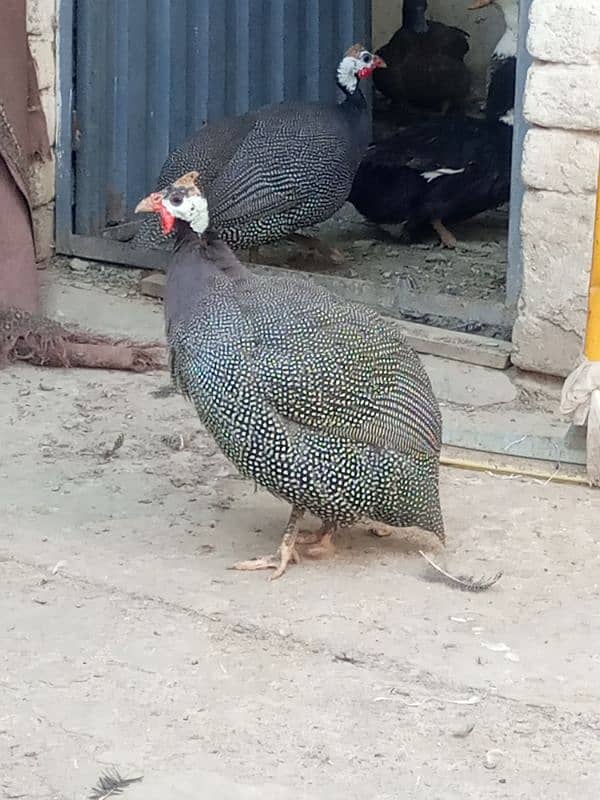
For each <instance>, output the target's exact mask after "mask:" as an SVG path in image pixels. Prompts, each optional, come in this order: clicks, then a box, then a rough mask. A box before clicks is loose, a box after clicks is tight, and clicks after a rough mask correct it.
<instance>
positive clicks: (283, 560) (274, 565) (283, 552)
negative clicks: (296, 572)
mask: <svg viewBox="0 0 600 800" xmlns="http://www.w3.org/2000/svg"><path fill="white" fill-rule="evenodd" d="M303 516H304V512H303V511H301V510H300V509H299V508H296V506H294V507H293V508H292V513H291V514H290V518H289V520H288V523H287V525H286V526H285V531H284V533H283V539H282V540H281V544H280V545H279V550H278V552H277V555H274V556H264V557H262V558H251V559H250V560H249V561H238V562H237V563H236V564H234V565H233V567H231V569H237V570H244V571H251V570H257V569H274V570H275V572H274V573H273V575H272V576H271V580H272V581H274V580H277V578H280V577H281V576H282V575H283V573H284V572H285V571H286V569H287V567H288V564H289V563H290V561H293V562H294V563H295V564H299V563H300V556H299V555H298V551H297V550H296V539H297V537H298V523H299V522H300V520H301V519H302V517H303Z"/></svg>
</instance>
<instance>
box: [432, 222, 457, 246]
mask: <svg viewBox="0 0 600 800" xmlns="http://www.w3.org/2000/svg"><path fill="white" fill-rule="evenodd" d="M431 227H432V228H433V230H434V231H435V232H436V233H437V235H438V236H439V237H440V239H441V241H442V244H443V245H444V247H449V248H450V249H451V250H454V248H455V247H456V245H457V244H458V241H457V239H456V236H455V235H454V234H453V233H451V232H450V231H449V230H448V228H447V227H446V226H445V225H444V223H443V222H442V220H441V219H434V220H433V221H432V223H431Z"/></svg>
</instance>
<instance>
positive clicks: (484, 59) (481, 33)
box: [373, 0, 504, 98]
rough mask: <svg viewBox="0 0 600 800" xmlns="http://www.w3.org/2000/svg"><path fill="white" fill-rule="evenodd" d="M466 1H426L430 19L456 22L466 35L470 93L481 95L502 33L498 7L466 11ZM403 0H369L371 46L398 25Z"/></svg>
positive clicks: (375, 44)
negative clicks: (371, 18)
mask: <svg viewBox="0 0 600 800" xmlns="http://www.w3.org/2000/svg"><path fill="white" fill-rule="evenodd" d="M470 4H471V3H470V0H430V2H429V15H430V16H431V18H432V19H435V20H438V21H439V22H445V23H446V24H448V25H457V26H458V27H459V28H462V29H463V30H465V31H467V33H469V34H470V36H471V38H470V42H469V44H470V50H469V54H468V56H467V58H466V62H467V64H468V65H469V67H470V68H471V71H472V72H473V92H474V94H475V95H476V96H477V97H481V98H483V96H484V94H485V84H486V74H487V68H488V64H489V61H490V58H491V55H492V52H493V50H494V47H495V46H496V43H497V42H498V40H499V39H500V37H501V36H502V33H503V32H504V22H503V19H502V14H501V12H500V11H499V9H497V8H494V7H487V8H484V9H482V10H481V11H469V10H468V7H469V5H470ZM402 6H403V0H373V46H374V47H381V45H383V44H385V43H386V42H387V41H389V39H390V37H391V36H392V34H393V33H394V32H395V31H396V30H397V29H398V28H399V27H400V25H401V24H402Z"/></svg>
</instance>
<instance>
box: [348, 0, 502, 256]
mask: <svg viewBox="0 0 600 800" xmlns="http://www.w3.org/2000/svg"><path fill="white" fill-rule="evenodd" d="M512 2H513V3H514V4H515V5H516V3H517V0H512ZM513 49H514V54H516V39H514V41H513ZM510 55H511V54H510V52H508V51H507V52H506V56H507V57H509V56H510ZM512 63H513V67H514V62H512ZM498 67H500V64H497V69H496V70H495V71H494V72H493V73H492V75H491V80H490V84H489V89H488V97H487V101H486V114H485V119H480V118H475V117H462V116H457V117H454V116H450V117H445V118H444V119H440V120H435V121H430V122H423V123H420V124H417V125H411V126H409V127H407V128H405V129H404V130H402V131H400V132H399V133H397V134H395V135H394V136H392V137H390V138H389V139H385V140H383V141H381V142H377V143H376V144H373V145H371V147H370V148H369V149H368V151H367V154H366V156H365V158H364V160H363V162H362V164H361V166H360V168H359V170H358V172H357V174H356V178H355V179H354V184H353V186H352V192H351V193H350V197H349V201H350V202H351V203H352V204H353V205H354V207H355V208H356V209H357V211H359V212H360V213H361V214H362V215H363V216H364V217H365V218H366V219H368V220H369V221H371V222H374V223H376V224H378V225H382V226H386V225H403V226H404V233H405V234H406V235H408V237H409V238H410V239H411V240H414V239H417V238H419V237H420V236H421V235H422V234H424V233H426V232H427V230H430V229H431V227H433V229H434V230H435V231H436V233H437V234H438V236H439V237H440V239H441V241H442V244H443V245H445V246H446V247H455V246H456V238H455V236H454V235H453V234H452V233H451V232H450V231H449V230H448V228H447V227H446V226H447V224H451V223H456V222H459V221H463V220H466V219H469V218H471V217H474V216H476V215H477V214H481V213H482V212H483V211H487V210H489V209H493V208H497V207H498V206H500V205H502V204H503V203H506V202H508V200H509V198H510V176H511V156H512V138H513V130H512V123H513V107H514V91H513V92H512V94H511V93H510V91H507V83H506V74H505V72H504V70H503V68H498ZM513 86H514V78H513Z"/></svg>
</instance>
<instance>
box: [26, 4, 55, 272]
mask: <svg viewBox="0 0 600 800" xmlns="http://www.w3.org/2000/svg"><path fill="white" fill-rule="evenodd" d="M27 34H28V37H29V46H30V48H31V52H32V55H33V57H34V59H35V62H36V65H37V76H38V82H39V87H40V93H41V100H42V106H43V108H44V113H45V115H46V121H47V123H48V136H49V137H50V144H51V145H52V151H53V153H54V144H55V139H56V59H55V41H56V3H55V0H27ZM54 178H55V161H54V158H52V160H51V161H45V162H43V163H40V162H36V163H35V164H33V165H32V167H31V172H30V188H31V198H32V203H33V207H34V212H33V224H34V227H35V232H36V243H37V259H38V261H44V260H46V259H47V258H49V257H50V256H51V255H52V252H53V246H54V197H55V188H54Z"/></svg>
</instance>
